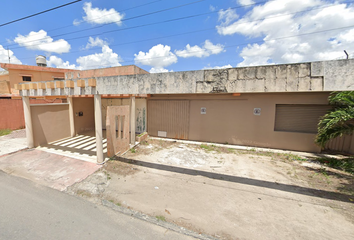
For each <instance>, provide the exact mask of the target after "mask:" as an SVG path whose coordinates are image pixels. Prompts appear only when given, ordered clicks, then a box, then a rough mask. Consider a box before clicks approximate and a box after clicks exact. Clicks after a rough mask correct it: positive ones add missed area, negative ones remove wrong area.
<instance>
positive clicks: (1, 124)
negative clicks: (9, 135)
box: [0, 98, 62, 130]
mask: <svg viewBox="0 0 354 240" xmlns="http://www.w3.org/2000/svg"><path fill="white" fill-rule="evenodd" d="M61 102H62V100H61V99H54V100H44V99H30V103H31V104H44V103H61ZM24 127H25V119H24V116H23V105H22V100H21V99H10V98H0V129H12V130H14V129H20V128H24Z"/></svg>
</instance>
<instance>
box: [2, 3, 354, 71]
mask: <svg viewBox="0 0 354 240" xmlns="http://www.w3.org/2000/svg"><path fill="white" fill-rule="evenodd" d="M71 1H73V0H67V1H63V0H61V1H59V0H51V1H48V0H46V1H44V0H36V1H27V0H15V1H4V2H2V3H1V8H2V9H3V11H2V14H1V17H0V25H1V24H3V23H6V22H9V21H12V20H15V19H18V18H21V17H24V16H27V15H31V14H34V13H37V12H40V11H43V10H46V9H49V8H53V7H56V6H59V5H62V4H65V3H68V2H71ZM344 50H346V51H347V53H348V54H349V57H351V58H353V57H354V2H353V1H340V0H338V1H332V0H269V1H260V0H179V1H172V0H131V1H120V0H115V1H113V0H92V1H81V2H78V3H75V4H72V5H69V6H66V7H63V8H60V9H57V10H55V11H51V12H48V13H44V14H41V15H38V16H35V17H32V18H29V19H26V20H23V21H19V22H15V23H12V24H9V25H5V26H2V27H0V62H8V55H10V61H11V63H17V64H26V65H35V57H36V56H37V55H44V56H46V57H47V61H48V66H51V67H59V68H75V69H92V68H102V67H111V66H121V65H131V64H135V65H137V66H139V67H141V68H143V69H145V70H147V71H150V72H152V73H154V72H167V71H188V70H200V69H206V68H225V67H241V66H252V65H265V64H279V63H296V62H307V61H316V60H334V59H342V58H345V57H346V55H345V53H344Z"/></svg>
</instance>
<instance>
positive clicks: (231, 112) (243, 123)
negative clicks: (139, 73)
mask: <svg viewBox="0 0 354 240" xmlns="http://www.w3.org/2000/svg"><path fill="white" fill-rule="evenodd" d="M328 95H329V93H284V94H273V93H268V94H267V93H265V94H241V96H239V97H236V96H235V97H234V96H232V95H231V94H215V95H210V94H209V95H165V96H163V95H160V96H158V95H153V96H152V97H151V98H150V99H151V100H157V99H165V100H167V99H184V100H186V99H189V100H190V113H189V115H190V117H189V139H190V140H198V141H206V142H219V143H230V144H238V145H245V146H257V147H270V148H278V149H289V150H298V151H309V152H318V151H319V150H320V149H319V147H317V146H316V145H315V144H314V138H315V134H311V133H297V132H280V131H274V123H275V109H276V108H275V106H276V104H328V100H327V99H328ZM149 101H150V100H149ZM201 108H206V114H201ZM254 108H261V114H260V115H259V116H258V115H254V113H253V110H254ZM148 111H149V109H148ZM148 130H149V126H148ZM149 134H150V131H149Z"/></svg>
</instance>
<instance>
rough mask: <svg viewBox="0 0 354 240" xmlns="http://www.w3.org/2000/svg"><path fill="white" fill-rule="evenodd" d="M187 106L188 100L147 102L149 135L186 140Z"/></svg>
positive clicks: (187, 126)
mask: <svg viewBox="0 0 354 240" xmlns="http://www.w3.org/2000/svg"><path fill="white" fill-rule="evenodd" d="M189 105H190V104H189V100H149V101H148V133H149V135H150V136H156V137H167V138H175V139H188V137H189Z"/></svg>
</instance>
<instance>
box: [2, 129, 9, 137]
mask: <svg viewBox="0 0 354 240" xmlns="http://www.w3.org/2000/svg"><path fill="white" fill-rule="evenodd" d="M10 133H11V130H10V129H0V136H5V135H8V134H10Z"/></svg>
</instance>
